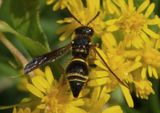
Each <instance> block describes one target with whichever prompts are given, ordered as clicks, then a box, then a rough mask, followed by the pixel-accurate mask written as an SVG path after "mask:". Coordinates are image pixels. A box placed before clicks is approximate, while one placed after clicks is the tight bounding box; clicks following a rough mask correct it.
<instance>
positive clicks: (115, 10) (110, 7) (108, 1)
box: [106, 0, 120, 15]
mask: <svg viewBox="0 0 160 113" xmlns="http://www.w3.org/2000/svg"><path fill="white" fill-rule="evenodd" d="M106 6H107V8H108V11H109V12H110V13H111V14H114V13H116V14H117V15H120V11H119V9H118V8H117V7H116V6H115V5H114V4H113V3H112V1H111V0H106Z"/></svg>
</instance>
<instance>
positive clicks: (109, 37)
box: [102, 33, 117, 48]
mask: <svg viewBox="0 0 160 113" xmlns="http://www.w3.org/2000/svg"><path fill="white" fill-rule="evenodd" d="M102 42H103V44H104V46H105V47H106V48H111V47H113V46H116V45H117V41H116V39H115V37H114V36H113V34H112V33H105V34H103V35H102Z"/></svg>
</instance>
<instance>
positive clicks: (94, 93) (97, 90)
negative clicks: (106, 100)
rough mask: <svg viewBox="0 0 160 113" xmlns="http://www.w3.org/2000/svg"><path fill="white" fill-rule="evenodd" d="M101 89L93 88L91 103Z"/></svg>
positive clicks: (95, 99)
mask: <svg viewBox="0 0 160 113" xmlns="http://www.w3.org/2000/svg"><path fill="white" fill-rule="evenodd" d="M100 91H101V87H95V88H94V89H93V92H92V96H91V102H92V103H95V102H96V101H97V100H98V98H99V96H100Z"/></svg>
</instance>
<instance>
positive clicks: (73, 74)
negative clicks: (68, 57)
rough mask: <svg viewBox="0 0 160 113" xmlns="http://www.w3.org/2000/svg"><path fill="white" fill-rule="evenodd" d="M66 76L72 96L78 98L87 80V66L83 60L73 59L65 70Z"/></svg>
mask: <svg viewBox="0 0 160 113" xmlns="http://www.w3.org/2000/svg"><path fill="white" fill-rule="evenodd" d="M66 74H67V79H68V81H69V84H70V88H71V90H72V93H73V96H74V97H78V95H79V93H80V91H81V89H82V88H83V85H84V84H85V83H86V81H87V80H88V66H87V64H86V62H85V60H83V59H80V58H75V59H73V60H72V61H71V63H70V64H69V65H68V67H67V69H66Z"/></svg>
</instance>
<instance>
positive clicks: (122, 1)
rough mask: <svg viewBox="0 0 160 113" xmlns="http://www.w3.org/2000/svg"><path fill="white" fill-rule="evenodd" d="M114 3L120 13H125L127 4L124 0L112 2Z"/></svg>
mask: <svg viewBox="0 0 160 113" xmlns="http://www.w3.org/2000/svg"><path fill="white" fill-rule="evenodd" d="M114 3H115V4H116V5H118V6H119V7H120V9H121V12H123V13H125V12H126V11H127V4H126V3H125V1H124V0H114Z"/></svg>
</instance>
